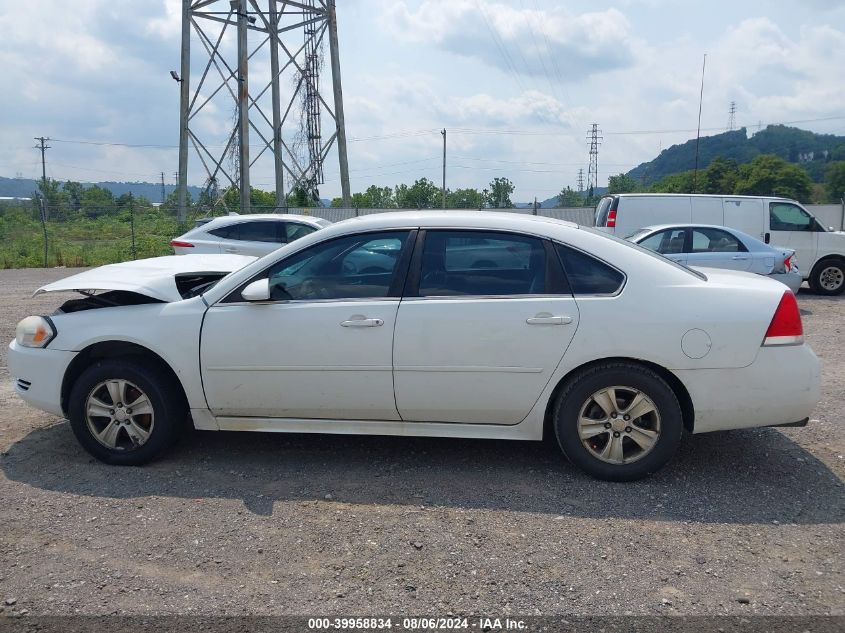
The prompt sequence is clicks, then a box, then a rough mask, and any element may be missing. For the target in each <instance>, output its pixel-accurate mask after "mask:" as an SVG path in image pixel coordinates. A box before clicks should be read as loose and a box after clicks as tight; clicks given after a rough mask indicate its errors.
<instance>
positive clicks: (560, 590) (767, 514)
mask: <svg viewBox="0 0 845 633" xmlns="http://www.w3.org/2000/svg"><path fill="white" fill-rule="evenodd" d="M73 272H75V271H73V270H69V269H57V270H46V271H42V270H11V271H0V340H2V341H4V344H3V350H2V352H0V379H2V384H0V451H2V457H0V609H2V610H3V611H4V613H5V615H17V614H20V613H27V614H29V615H48V614H98V615H99V614H103V615H105V614H206V615H211V614H231V615H239V614H262V615H264V614H309V615H370V614H394V615H399V616H402V615H413V614H417V615H419V614H428V615H446V614H447V613H448V612H452V613H460V614H465V615H470V614H473V613H474V614H478V613H488V614H497V615H500V616H504V615H507V614H520V615H533V614H564V613H566V614H594V615H623V614H628V613H633V614H651V615H653V614H709V615H719V614H733V615H741V614H742V615H750V614H793V615H809V614H836V615H843V614H845V577H844V576H845V574H844V573H843V572H845V561H844V560H843V550H844V549H845V529H843V520H845V494H843V493H845V488H844V487H843V477H845V458H844V456H843V454H844V453H845V434H843V431H845V427H843V422H845V418H843V409H844V408H845V345H843V342H845V338H844V337H843V326H844V325H845V296H843V297H839V298H835V299H827V298H822V297H816V296H813V295H812V294H809V292H808V291H802V293H801V294H800V296H799V303H800V306H801V308H802V311H803V314H804V325H805V330H806V335H807V339H808V340H809V342H810V343H811V344H812V346H813V348H814V349H815V351H816V353H817V354H818V355H819V356H820V357H821V359H822V363H823V381H824V384H823V398H822V401H821V404H819V406H818V409H817V410H816V411H815V413H814V415H813V418H814V420H813V421H812V422H811V423H810V425H809V426H808V427H807V428H804V429H782V430H778V429H758V430H747V431H735V432H731V433H714V434H708V435H700V436H695V437H687V438H686V440H685V441H684V444H683V447H682V449H681V451H680V453H679V455H678V456H677V458H676V459H675V460H674V461H673V463H672V464H671V465H670V466H669V467H667V468H665V469H664V470H663V471H662V472H661V473H659V474H658V475H656V476H654V477H652V478H650V479H648V480H646V481H641V482H637V483H632V484H610V483H602V482H597V481H594V480H592V479H589V478H588V477H586V476H584V475H582V474H581V473H580V472H578V471H576V470H575V469H574V467H572V466H571V465H569V464H568V463H567V462H566V461H565V460H564V459H563V458H562V457H561V456H560V454H559V453H558V451H557V449H556V448H555V447H554V446H552V445H550V444H544V443H519V442H511V443H506V442H495V441H471V440H440V439H407V438H379V437H343V436H308V435H288V436H285V435H254V434H246V433H245V434H237V433H217V434H215V433H199V432H195V433H193V434H190V435H189V436H188V437H187V438H185V439H183V440H182V442H181V443H180V445H179V446H177V447H176V448H175V449H174V450H173V451H171V452H170V453H169V454H168V455H167V457H165V458H164V459H163V460H161V461H158V462H156V463H154V464H152V465H150V466H148V467H144V468H115V467H109V466H105V465H103V464H100V463H98V462H95V461H94V460H93V459H91V458H89V457H88V455H87V454H86V453H84V452H83V450H82V449H81V448H80V447H79V446H78V445H77V443H76V441H75V440H74V438H73V437H72V434H71V431H70V429H69V428H68V425H67V423H66V422H64V421H63V420H60V419H57V418H55V417H52V416H50V415H48V414H45V413H42V412H40V411H36V410H35V409H32V408H30V407H28V406H27V405H26V404H24V403H23V402H22V401H21V400H19V399H18V398H17V397H16V396H15V395H14V393H13V391H12V388H11V386H10V383H9V381H8V372H7V370H6V367H5V358H6V351H5V341H8V340H10V339H11V338H12V337H13V335H14V327H15V323H16V322H17V321H18V319H20V318H22V317H24V316H26V315H28V314H39V313H49V312H51V311H52V310H53V309H54V308H55V307H56V306H57V305H58V304H59V303H60V302H61V298H59V297H55V296H42V297H39V298H35V299H31V298H29V295H30V294H31V293H32V291H33V290H34V289H35V288H37V287H38V286H40V285H42V284H44V283H46V282H48V281H52V280H54V279H58V278H61V277H63V276H66V275H68V274H71V273H73ZM775 388H776V387H775Z"/></svg>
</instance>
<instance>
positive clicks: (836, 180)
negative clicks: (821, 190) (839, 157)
mask: <svg viewBox="0 0 845 633" xmlns="http://www.w3.org/2000/svg"><path fill="white" fill-rule="evenodd" d="M824 184H825V189H826V190H827V196H828V199H829V200H830V201H831V202H839V201H840V200H842V199H843V198H845V160H843V161H837V162H835V163H831V164H830V165H828V167H827V169H826V170H825V172H824Z"/></svg>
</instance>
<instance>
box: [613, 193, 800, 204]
mask: <svg viewBox="0 0 845 633" xmlns="http://www.w3.org/2000/svg"><path fill="white" fill-rule="evenodd" d="M684 197H691V198H731V199H732V200H733V199H736V198H744V199H747V200H763V199H766V200H785V201H787V202H797V200H793V199H792V198H784V197H783V196H747V195H733V194H721V193H648V192H640V193H606V194H604V195H603V196H602V198H684Z"/></svg>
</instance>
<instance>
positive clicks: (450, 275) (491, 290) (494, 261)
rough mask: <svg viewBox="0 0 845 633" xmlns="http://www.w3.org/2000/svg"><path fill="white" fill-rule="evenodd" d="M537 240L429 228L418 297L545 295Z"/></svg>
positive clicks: (542, 251) (543, 263)
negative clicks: (430, 229) (431, 229)
mask: <svg viewBox="0 0 845 633" xmlns="http://www.w3.org/2000/svg"><path fill="white" fill-rule="evenodd" d="M547 266H548V262H547V257H546V248H545V246H544V243H543V240H541V239H539V238H535V237H530V236H526V235H516V234H511V233H497V232H483V231H429V232H428V233H427V234H426V237H425V244H424V246H423V252H422V264H421V269H420V284H419V296H421V297H442V296H456V295H458V296H460V295H464V296H509V295H510V296H512V295H535V294H545V293H547V292H548V290H547V280H548V278H549V277H550V276H551V275H550V274H548V270H547Z"/></svg>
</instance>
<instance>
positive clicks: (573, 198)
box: [557, 185, 584, 207]
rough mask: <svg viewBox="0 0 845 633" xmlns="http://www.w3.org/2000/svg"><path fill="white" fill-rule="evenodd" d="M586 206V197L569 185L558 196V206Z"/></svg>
mask: <svg viewBox="0 0 845 633" xmlns="http://www.w3.org/2000/svg"><path fill="white" fill-rule="evenodd" d="M583 204H584V197H583V196H582V195H581V194H580V193H578V192H577V191H575V190H574V189H573V188H572V187H570V186H569V185H567V186H566V187H565V188H564V189H563V190H562V191H561V192H560V193H559V194H557V206H559V207H580V206H583Z"/></svg>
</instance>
